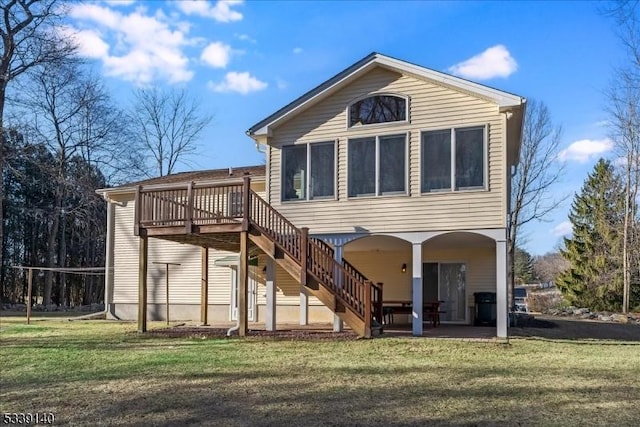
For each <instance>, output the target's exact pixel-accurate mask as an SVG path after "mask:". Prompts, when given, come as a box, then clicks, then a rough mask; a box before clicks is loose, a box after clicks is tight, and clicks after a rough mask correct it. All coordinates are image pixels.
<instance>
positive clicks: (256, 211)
mask: <svg viewBox="0 0 640 427" xmlns="http://www.w3.org/2000/svg"><path fill="white" fill-rule="evenodd" d="M250 183H251V182H250V179H249V177H245V179H244V181H243V182H233V183H224V184H206V183H198V184H196V183H193V182H192V183H188V184H176V185H167V186H162V187H160V188H158V187H156V188H154V187H142V186H139V187H138V190H137V192H136V229H137V230H139V228H153V227H174V226H184V227H185V232H186V233H191V232H192V230H193V226H194V225H210V224H225V223H240V222H242V223H245V224H250V225H251V226H253V227H255V228H256V229H257V230H258V231H260V232H261V233H262V234H264V235H266V236H268V238H269V239H270V240H271V241H273V242H274V243H275V244H276V245H277V246H278V247H279V248H280V249H281V250H282V251H284V252H285V253H287V254H288V255H289V256H290V257H291V258H292V259H294V260H295V261H296V262H297V263H298V264H299V265H300V266H301V277H300V283H301V284H303V285H306V284H307V275H308V274H310V275H313V276H314V277H315V278H316V279H317V280H318V281H319V282H320V283H321V284H322V285H323V286H325V287H326V288H328V289H329V290H331V292H332V293H333V294H334V295H335V296H336V298H338V300H340V301H341V302H342V303H343V304H344V305H346V306H348V307H349V308H350V309H351V310H352V311H353V312H354V313H356V314H357V316H358V317H359V318H360V319H361V320H362V321H364V323H365V330H369V331H370V330H371V321H372V319H373V318H374V317H375V318H376V319H377V320H378V321H381V320H382V284H380V283H378V284H374V283H373V282H371V281H370V280H368V279H367V278H366V277H365V276H364V275H363V274H362V273H360V272H359V271H358V270H357V269H356V268H355V267H354V266H353V265H351V264H349V263H348V262H347V261H344V260H343V263H342V264H341V263H339V262H338V261H336V260H335V258H334V253H335V252H334V249H333V248H332V247H331V246H329V245H328V244H327V243H325V242H324V241H322V240H320V239H317V238H314V237H310V236H309V235H308V229H306V228H303V229H300V228H297V227H296V226H295V225H293V224H292V223H291V222H290V221H289V220H287V219H286V218H285V217H284V216H283V215H282V214H281V213H280V212H278V211H277V210H276V209H274V208H273V207H272V206H271V205H270V204H269V203H267V202H266V201H265V200H264V199H263V198H262V197H260V196H259V195H258V194H257V193H255V192H254V191H253V190H251V188H250Z"/></svg>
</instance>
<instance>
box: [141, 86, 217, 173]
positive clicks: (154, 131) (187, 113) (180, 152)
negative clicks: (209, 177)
mask: <svg viewBox="0 0 640 427" xmlns="http://www.w3.org/2000/svg"><path fill="white" fill-rule="evenodd" d="M199 107H200V105H199V103H198V102H196V101H194V100H192V99H190V98H189V97H188V96H187V93H186V92H185V91H184V90H181V91H177V90H173V89H172V90H168V91H162V90H159V89H156V88H152V89H140V90H138V91H137V92H136V95H135V103H134V106H133V108H132V111H131V123H132V130H133V132H134V133H133V137H134V138H137V139H138V140H139V143H140V145H141V148H142V150H144V151H145V153H147V155H148V157H149V158H150V161H149V163H151V164H152V166H151V165H146V166H147V168H149V169H151V171H150V172H151V174H154V175H158V176H163V175H168V174H170V173H172V172H174V170H175V168H176V165H177V164H178V163H179V162H185V161H186V160H188V157H189V156H190V155H192V154H194V153H195V152H196V149H197V145H196V144H197V141H198V137H199V136H200V133H201V132H202V131H203V130H204V128H205V127H206V126H207V125H208V124H209V122H211V119H212V117H211V116H209V115H206V114H201V113H200V111H199Z"/></svg>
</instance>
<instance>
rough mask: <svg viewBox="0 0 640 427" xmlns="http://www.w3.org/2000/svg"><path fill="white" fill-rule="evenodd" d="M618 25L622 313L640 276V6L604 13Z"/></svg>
mask: <svg viewBox="0 0 640 427" xmlns="http://www.w3.org/2000/svg"><path fill="white" fill-rule="evenodd" d="M604 12H605V13H606V14H607V15H609V16H610V17H611V18H613V20H614V22H615V23H616V31H617V33H618V36H619V38H620V40H621V42H622V44H623V46H624V47H625V49H626V52H627V60H626V62H625V64H624V65H623V66H621V67H620V68H618V69H617V70H616V71H615V73H614V77H613V80H612V82H611V85H610V89H609V91H608V94H607V95H608V108H607V109H608V113H609V117H610V120H609V127H610V135H611V139H612V140H613V142H614V144H615V146H616V151H617V153H618V156H619V158H620V162H619V164H620V167H619V169H620V173H621V175H622V180H623V182H624V192H625V207H624V225H623V230H622V234H623V242H622V245H623V246H622V261H623V267H622V268H623V278H624V280H623V297H622V311H623V312H624V313H627V312H628V311H629V301H630V296H631V281H632V277H633V276H634V275H635V276H636V277H640V254H639V253H640V249H639V248H640V236H639V234H640V230H639V229H638V222H639V221H640V219H639V218H638V217H637V215H638V209H637V200H638V187H639V186H640V4H639V2H638V1H619V2H617V3H614V4H612V5H610V7H609V8H608V9H607V10H605V11H604Z"/></svg>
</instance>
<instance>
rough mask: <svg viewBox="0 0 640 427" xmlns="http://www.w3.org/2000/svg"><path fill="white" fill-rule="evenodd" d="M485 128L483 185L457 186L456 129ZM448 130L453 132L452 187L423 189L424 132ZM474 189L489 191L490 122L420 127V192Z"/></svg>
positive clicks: (470, 190) (456, 191)
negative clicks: (443, 126) (442, 126)
mask: <svg viewBox="0 0 640 427" xmlns="http://www.w3.org/2000/svg"><path fill="white" fill-rule="evenodd" d="M473 128H483V141H482V162H483V165H482V166H483V171H482V173H483V181H484V184H483V185H482V186H475V187H462V188H456V130H461V129H473ZM445 130H448V131H450V132H451V159H450V160H451V188H439V189H436V190H431V191H424V189H423V182H422V180H423V172H424V171H423V170H422V167H423V164H422V163H423V162H422V156H423V150H422V145H423V142H422V134H423V133H428V132H438V131H445ZM474 191H489V123H479V124H468V125H464V126H454V127H450V128H449V127H445V128H435V129H420V193H421V194H442V193H447V194H448V193H465V192H474Z"/></svg>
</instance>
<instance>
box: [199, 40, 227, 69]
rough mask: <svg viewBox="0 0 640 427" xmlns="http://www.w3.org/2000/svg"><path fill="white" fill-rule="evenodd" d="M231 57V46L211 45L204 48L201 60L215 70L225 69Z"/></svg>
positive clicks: (217, 43)
mask: <svg viewBox="0 0 640 427" xmlns="http://www.w3.org/2000/svg"><path fill="white" fill-rule="evenodd" d="M230 57H231V46H229V45H226V44H224V43H221V42H213V43H210V44H209V45H208V46H207V47H205V48H204V50H203V51H202V54H201V55H200V59H202V60H203V61H204V62H205V63H207V64H208V65H210V66H212V67H213V68H225V67H226V66H227V64H228V63H229V59H230Z"/></svg>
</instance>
